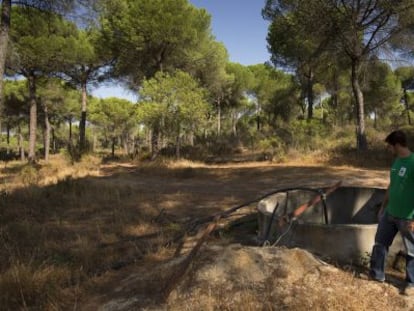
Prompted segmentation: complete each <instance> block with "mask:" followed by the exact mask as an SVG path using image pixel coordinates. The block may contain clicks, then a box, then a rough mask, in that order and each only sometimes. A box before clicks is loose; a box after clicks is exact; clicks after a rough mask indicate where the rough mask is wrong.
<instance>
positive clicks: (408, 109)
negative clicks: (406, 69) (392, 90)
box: [403, 88, 411, 125]
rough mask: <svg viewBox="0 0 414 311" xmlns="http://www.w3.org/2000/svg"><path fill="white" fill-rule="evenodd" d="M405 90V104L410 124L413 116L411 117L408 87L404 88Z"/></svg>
mask: <svg viewBox="0 0 414 311" xmlns="http://www.w3.org/2000/svg"><path fill="white" fill-rule="evenodd" d="M403 90H404V104H405V111H406V113H407V121H408V125H411V117H410V105H409V104H408V94H407V89H406V88H403Z"/></svg>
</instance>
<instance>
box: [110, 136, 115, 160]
mask: <svg viewBox="0 0 414 311" xmlns="http://www.w3.org/2000/svg"><path fill="white" fill-rule="evenodd" d="M115 140H116V138H115V137H114V138H112V146H111V148H112V158H115Z"/></svg>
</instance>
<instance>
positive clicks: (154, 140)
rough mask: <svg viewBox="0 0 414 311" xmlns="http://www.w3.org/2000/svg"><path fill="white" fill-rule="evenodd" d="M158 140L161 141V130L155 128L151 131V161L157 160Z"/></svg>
mask: <svg viewBox="0 0 414 311" xmlns="http://www.w3.org/2000/svg"><path fill="white" fill-rule="evenodd" d="M158 139H159V129H158V126H154V128H153V129H152V131H151V160H155V158H156V157H157V156H158V152H159V148H158Z"/></svg>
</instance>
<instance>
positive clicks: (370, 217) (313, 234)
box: [257, 187, 404, 265]
mask: <svg viewBox="0 0 414 311" xmlns="http://www.w3.org/2000/svg"><path fill="white" fill-rule="evenodd" d="M315 195H317V193H315V192H312V191H307V190H303V189H302V190H291V191H286V192H279V193H277V194H274V195H272V196H269V197H267V198H265V199H263V200H261V201H260V202H259V203H258V206H257V209H258V221H259V231H258V239H259V241H261V242H264V241H269V242H270V243H274V242H275V241H278V242H277V243H278V244H277V245H285V246H288V247H300V248H304V249H307V250H309V251H311V252H313V253H315V254H317V255H319V256H321V257H322V258H326V259H330V260H334V261H338V262H341V263H352V264H363V265H367V264H368V262H369V256H370V253H371V250H372V246H373V245H374V238H375V232H376V229H377V213H378V210H379V208H380V206H381V202H382V200H383V198H384V195H385V189H380V188H363V187H340V188H338V189H337V190H335V191H334V192H333V193H331V194H330V195H329V196H327V198H326V200H325V203H326V204H323V202H321V203H318V204H317V205H315V206H313V207H310V208H308V209H307V210H306V211H305V212H304V213H303V214H302V215H300V216H299V217H298V219H297V220H296V221H295V222H293V224H292V226H291V227H290V229H289V230H287V229H288V226H280V225H278V221H277V219H278V218H279V217H280V216H281V215H284V214H285V213H289V212H291V211H293V210H294V209H296V208H297V207H298V206H300V205H301V204H303V203H306V202H308V201H309V200H310V199H312V198H313V197H314V196H315ZM276 205H277V206H278V207H277V209H276V210H275V212H274V209H275V206H276ZM400 250H404V247H403V243H402V239H401V237H400V235H399V234H398V235H397V237H396V238H395V240H394V243H393V245H392V246H391V248H390V256H389V257H388V263H391V260H392V259H393V258H394V256H395V255H396V254H397V253H398V252H399V251H400Z"/></svg>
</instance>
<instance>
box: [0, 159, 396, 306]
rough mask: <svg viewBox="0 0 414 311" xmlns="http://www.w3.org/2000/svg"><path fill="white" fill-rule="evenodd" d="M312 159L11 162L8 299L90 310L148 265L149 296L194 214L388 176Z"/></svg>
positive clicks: (6, 183) (3, 261)
mask: <svg viewBox="0 0 414 311" xmlns="http://www.w3.org/2000/svg"><path fill="white" fill-rule="evenodd" d="M292 158H293V157H292ZM303 159H304V158H301V160H300V161H299V160H298V161H297V162H295V161H292V162H289V163H270V162H266V163H264V162H249V163H237V164H234V163H233V164H231V163H228V164H214V165H207V164H203V163H198V162H192V161H186V160H183V161H169V160H162V159H159V160H158V161H155V162H139V163H128V162H124V163H116V162H114V163H110V162H107V163H101V161H100V159H99V158H96V157H93V156H88V157H86V158H84V159H83V161H82V162H80V163H76V164H74V165H70V164H68V163H67V162H66V161H65V160H64V159H63V158H62V157H59V156H54V157H52V159H51V161H50V162H49V163H43V162H40V163H39V164H38V165H36V166H34V167H33V166H28V165H25V164H22V163H20V162H9V163H7V165H2V168H1V169H0V178H1V180H2V181H3V182H2V183H1V184H0V195H1V201H0V248H1V249H2V252H0V292H1V293H2V294H1V295H0V296H1V297H2V298H0V299H3V300H0V303H2V306H5V309H9V310H17V309H41V310H48V309H50V310H59V309H72V310H74V309H77V308H78V309H83V308H81V306H86V305H87V304H88V302H90V301H94V299H92V298H93V297H96V295H98V296H99V294H102V293H101V292H100V291H103V292H104V294H107V293H108V292H111V290H112V289H113V287H116V284H117V282H119V281H120V280H119V278H121V277H122V276H124V277H126V276H127V275H128V274H127V273H128V271H130V270H128V269H138V268H139V267H142V269H143V271H144V272H145V275H148V279H145V278H143V279H142V280H141V282H144V281H145V282H146V283H145V282H144V283H145V284H150V285H145V284H144V283H142V284H141V283H139V281H137V283H134V286H138V287H139V288H141V286H142V288H143V289H142V290H143V292H145V294H146V295H147V294H148V288H152V289H154V290H159V288H160V287H161V286H162V285H163V283H162V282H163V281H165V274H160V276H159V277H155V278H153V274H151V273H152V272H154V273H155V272H156V271H155V270H154V266H157V265H158V263H162V262H165V261H168V260H170V259H171V258H172V257H173V256H174V251H175V247H176V245H175V244H173V243H172V244H171V243H169V244H166V242H168V241H171V239H172V238H173V237H174V236H175V235H176V234H178V233H180V232H181V230H182V229H183V227H184V224H185V222H186V221H188V220H189V219H193V218H195V217H201V216H206V215H210V214H212V213H215V212H217V211H220V210H223V209H226V208H228V207H232V206H234V205H238V204H240V203H241V202H245V201H247V200H251V199H252V198H257V197H259V196H260V195H262V194H263V193H266V192H269V191H271V190H274V189H277V188H280V187H286V186H292V185H296V186H305V185H310V186H325V185H327V184H331V183H332V181H336V180H338V179H342V180H344V181H345V182H344V184H345V185H346V184H352V185H355V184H358V183H360V184H365V185H375V186H378V184H379V183H383V184H385V183H386V177H387V175H388V174H387V171H386V170H363V169H357V168H349V167H345V166H342V167H328V166H325V165H320V164H318V163H317V162H315V160H312V159H311V157H310V158H309V159H308V160H306V159H305V160H306V162H303ZM121 268H124V269H122V270H119V269H121ZM123 271H125V272H123ZM115 272H116V273H115ZM112 273H115V274H114V275H112ZM124 273H125V274H124ZM110 275H112V276H111V277H110ZM143 275H144V274H143ZM138 283H139V285H137V284H138ZM22 284H24V286H23V285H22ZM146 287H148V288H146ZM134 288H135V287H133V288H132V289H134ZM135 289H136V288H135ZM3 290H4V291H3ZM3 293H5V294H3ZM131 295H135V294H134V293H131ZM252 295H253V294H249V291H247V290H246V293H245V294H244V295H242V297H241V299H242V300H241V301H242V302H241V304H240V306H243V305H244V306H246V308H247V307H248V306H250V305H251V306H252V309H251V310H255V309H254V308H253V304H252V303H250V301H251V300H253V296H252ZM148 297H151V296H150V295H149V296H148ZM253 301H254V303H256V300H253ZM98 305H99V304H98ZM96 307H97V305H93V306H91V308H90V310H95V309H96ZM218 307H219V308H223V309H226V308H230V305H226V304H225V303H224V302H223V303H222V304H221V305H220V306H218ZM85 308H86V307H85ZM249 308H250V307H249ZM264 308H265V309H266V305H264Z"/></svg>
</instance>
